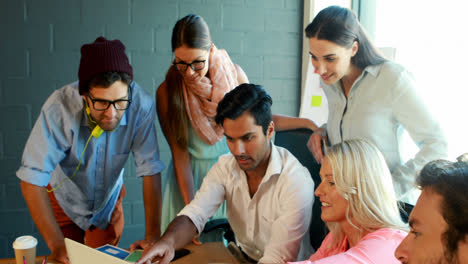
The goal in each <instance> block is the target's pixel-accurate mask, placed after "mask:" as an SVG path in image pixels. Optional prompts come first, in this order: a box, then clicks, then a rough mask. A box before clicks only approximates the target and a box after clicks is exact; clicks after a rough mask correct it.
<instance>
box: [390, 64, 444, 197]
mask: <svg viewBox="0 0 468 264" xmlns="http://www.w3.org/2000/svg"><path fill="white" fill-rule="evenodd" d="M393 97H394V101H393V106H392V109H393V113H394V116H395V118H396V119H397V120H398V121H399V122H400V123H401V124H402V125H403V127H404V128H405V129H406V130H407V131H408V133H409V135H410V136H411V138H412V139H413V140H414V142H415V143H416V145H417V146H418V147H419V151H418V152H417V153H416V155H415V156H414V157H413V158H412V159H410V160H409V161H408V162H406V163H405V164H402V165H400V166H399V167H396V168H395V169H394V170H393V171H392V175H393V178H394V180H395V183H394V185H395V191H396V193H401V194H405V193H407V192H408V191H409V190H410V189H411V188H412V187H413V186H414V181H415V178H416V175H417V173H419V171H420V170H421V169H422V167H423V166H424V165H425V164H426V163H428V162H429V161H432V160H435V159H440V158H445V157H446V156H447V151H448V149H447V140H446V138H445V135H444V133H443V130H442V128H441V127H440V124H439V122H438V121H437V120H436V119H435V118H434V116H433V115H432V114H431V113H430V111H429V109H428V108H427V107H426V105H425V104H424V102H423V100H422V98H421V97H420V96H419V95H418V93H417V91H416V89H415V85H414V81H413V79H412V77H411V76H410V74H409V73H408V72H407V71H403V72H402V73H401V75H400V78H399V80H398V82H397V86H396V87H395V90H394V94H393ZM399 198H400V197H399Z"/></svg>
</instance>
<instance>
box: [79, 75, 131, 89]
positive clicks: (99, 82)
mask: <svg viewBox="0 0 468 264" xmlns="http://www.w3.org/2000/svg"><path fill="white" fill-rule="evenodd" d="M116 81H122V82H124V83H126V84H127V85H128V86H130V84H131V83H132V77H131V76H130V75H128V74H127V73H124V72H103V73H98V74H96V75H94V76H93V77H92V78H91V80H90V81H89V82H88V85H87V87H88V89H87V90H86V92H89V89H90V88H91V87H96V86H101V87H106V88H107V87H109V86H111V85H112V84H113V83H115V82H116Z"/></svg>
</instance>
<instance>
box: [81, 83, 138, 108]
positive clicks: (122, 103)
mask: <svg viewBox="0 0 468 264" xmlns="http://www.w3.org/2000/svg"><path fill="white" fill-rule="evenodd" d="M131 91H132V90H131V89H130V87H129V88H128V99H117V100H114V101H110V100H105V99H94V98H92V97H91V95H90V94H89V93H87V96H88V98H89V99H90V100H91V102H93V108H94V110H96V111H106V110H107V109H108V108H109V106H110V105H114V108H115V109H116V110H127V109H128V107H129V106H130V104H131V103H132V93H131Z"/></svg>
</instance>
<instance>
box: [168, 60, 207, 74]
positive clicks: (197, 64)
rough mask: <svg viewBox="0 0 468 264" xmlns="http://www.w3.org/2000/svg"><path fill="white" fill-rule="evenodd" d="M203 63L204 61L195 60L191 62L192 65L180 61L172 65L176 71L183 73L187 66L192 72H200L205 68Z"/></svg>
mask: <svg viewBox="0 0 468 264" xmlns="http://www.w3.org/2000/svg"><path fill="white" fill-rule="evenodd" d="M205 62H206V60H195V61H192V63H185V62H182V61H181V62H173V63H172V65H174V66H175V67H176V69H177V70H178V71H180V72H185V71H186V70H187V68H188V66H190V68H192V70H194V71H201V70H203V68H205Z"/></svg>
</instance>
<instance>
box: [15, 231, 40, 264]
mask: <svg viewBox="0 0 468 264" xmlns="http://www.w3.org/2000/svg"><path fill="white" fill-rule="evenodd" d="M36 246H37V239H36V238H34V237H33V236H20V237H18V238H16V240H15V242H13V248H14V249H15V256H16V264H23V256H24V257H25V259H26V264H35V263H36Z"/></svg>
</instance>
